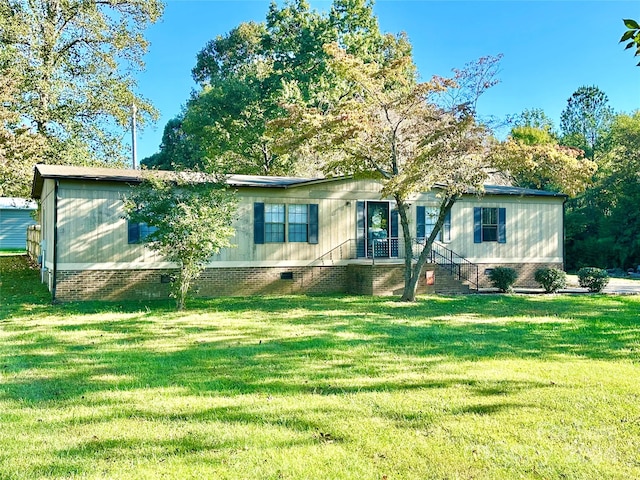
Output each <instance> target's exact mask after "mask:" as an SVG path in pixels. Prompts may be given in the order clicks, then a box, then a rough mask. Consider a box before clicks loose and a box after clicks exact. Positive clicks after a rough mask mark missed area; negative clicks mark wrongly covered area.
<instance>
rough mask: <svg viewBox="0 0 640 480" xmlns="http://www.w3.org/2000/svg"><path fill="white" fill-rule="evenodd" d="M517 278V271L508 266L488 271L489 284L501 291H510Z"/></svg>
mask: <svg viewBox="0 0 640 480" xmlns="http://www.w3.org/2000/svg"><path fill="white" fill-rule="evenodd" d="M517 279H518V273H517V272H516V271H515V270H514V269H513V268H509V267H496V268H494V269H493V270H491V272H490V273H489V280H491V284H492V285H493V286H494V287H495V288H497V289H498V290H500V291H501V292H511V291H512V290H513V288H512V287H513V284H514V283H516V280H517Z"/></svg>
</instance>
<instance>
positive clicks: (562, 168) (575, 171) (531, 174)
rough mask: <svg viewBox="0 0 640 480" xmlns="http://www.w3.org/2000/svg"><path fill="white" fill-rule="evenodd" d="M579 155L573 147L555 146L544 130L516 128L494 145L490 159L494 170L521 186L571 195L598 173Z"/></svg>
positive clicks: (594, 167) (581, 189) (585, 185)
mask: <svg viewBox="0 0 640 480" xmlns="http://www.w3.org/2000/svg"><path fill="white" fill-rule="evenodd" d="M581 155H582V152H581V151H580V150H578V149H576V148H571V147H564V146H561V145H558V144H557V143H556V142H555V141H554V140H553V138H552V137H551V135H550V134H549V133H548V132H547V131H545V130H541V129H537V128H533V127H516V128H514V129H513V131H512V134H511V135H510V136H509V137H508V138H507V140H505V141H503V142H500V143H497V144H495V145H494V146H493V148H492V151H491V154H490V157H491V161H492V164H493V165H494V167H496V168H499V169H500V171H502V172H504V173H508V174H509V175H510V176H511V178H512V180H513V182H514V183H515V184H517V185H519V186H521V187H528V188H537V189H546V190H551V191H560V192H563V193H566V194H568V195H570V196H574V195H577V194H579V193H581V192H583V191H584V190H585V189H586V188H587V186H588V185H589V184H590V183H591V178H592V177H593V174H594V173H595V171H596V170H597V166H596V164H595V163H594V162H592V161H590V160H585V159H584V158H581Z"/></svg>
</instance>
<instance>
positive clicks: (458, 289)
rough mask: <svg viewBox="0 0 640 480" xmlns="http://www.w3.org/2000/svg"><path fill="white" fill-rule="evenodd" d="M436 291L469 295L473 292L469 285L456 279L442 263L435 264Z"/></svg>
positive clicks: (440, 293)
mask: <svg viewBox="0 0 640 480" xmlns="http://www.w3.org/2000/svg"><path fill="white" fill-rule="evenodd" d="M433 287H434V292H435V293H437V294H439V295H467V294H469V293H471V289H470V288H469V285H467V284H466V283H464V282H462V281H460V280H456V278H455V277H454V276H453V275H451V273H450V272H449V271H448V270H447V269H446V268H443V267H441V266H440V265H436V266H435V282H434V286H433Z"/></svg>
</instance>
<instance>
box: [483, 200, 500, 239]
mask: <svg viewBox="0 0 640 480" xmlns="http://www.w3.org/2000/svg"><path fill="white" fill-rule="evenodd" d="M482 241H483V242H497V241H498V209H497V208H483V209H482Z"/></svg>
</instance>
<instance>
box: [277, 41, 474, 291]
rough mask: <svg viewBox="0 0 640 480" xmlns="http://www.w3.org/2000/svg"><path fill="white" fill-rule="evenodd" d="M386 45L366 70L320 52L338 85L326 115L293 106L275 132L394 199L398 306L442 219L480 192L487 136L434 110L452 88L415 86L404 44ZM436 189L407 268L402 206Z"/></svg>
mask: <svg viewBox="0 0 640 480" xmlns="http://www.w3.org/2000/svg"><path fill="white" fill-rule="evenodd" d="M385 43H386V45H387V49H388V51H389V52H393V54H392V55H391V56H389V57H388V58H386V59H384V58H383V59H382V60H381V61H369V62H365V61H363V60H362V59H360V58H358V57H356V56H354V55H350V54H348V53H347V52H346V51H344V50H343V49H342V48H340V47H339V46H338V45H337V44H331V45H327V46H326V51H327V53H328V54H329V55H330V59H331V61H330V66H331V68H332V69H333V71H334V72H335V74H336V75H337V76H338V77H339V78H341V79H342V83H341V85H340V89H341V90H340V96H339V100H337V101H335V102H334V103H333V104H331V105H330V106H328V108H309V107H308V106H304V105H302V104H292V105H290V106H289V107H288V109H289V112H290V117H289V118H288V120H287V121H285V122H277V123H276V124H275V128H283V127H285V128H287V129H288V132H289V133H290V135H291V137H290V138H291V139H293V143H295V142H304V143H305V144H306V145H312V148H313V149H315V150H316V151H317V152H321V153H322V154H324V155H326V156H327V157H328V158H327V163H326V164H325V170H326V171H327V172H329V173H334V174H347V175H356V176H367V177H373V178H379V179H380V181H381V182H382V185H383V189H382V195H383V196H385V197H386V196H390V197H393V198H394V200H395V202H396V207H397V210H398V214H399V217H400V222H401V225H402V231H403V247H404V251H405V252H406V255H405V288H404V292H403V295H402V299H403V300H405V301H413V300H415V293H416V287H417V281H418V278H419V275H420V272H421V270H422V267H423V266H424V264H425V262H426V261H427V258H428V254H429V252H430V250H431V246H432V244H433V242H434V240H435V239H436V236H437V234H438V232H439V229H440V228H441V226H442V224H443V223H444V219H445V217H446V214H447V213H448V212H449V211H450V210H451V207H452V206H453V204H454V202H455V201H456V199H457V198H458V197H459V196H460V195H461V194H462V193H463V192H466V191H469V190H481V189H482V185H483V181H484V179H485V178H486V173H485V171H484V169H483V166H484V163H483V162H484V158H483V155H482V152H483V149H484V140H485V138H486V133H487V132H486V130H485V129H484V128H483V127H482V126H481V125H479V124H478V123H477V122H475V119H474V117H473V115H472V114H471V110H470V109H469V108H467V106H465V105H458V106H457V108H455V109H452V110H445V109H444V108H442V107H438V106H437V105H436V96H437V95H438V94H440V93H442V92H444V91H445V90H446V89H447V88H449V87H452V86H455V84H454V83H453V81H450V80H446V79H441V78H434V79H433V80H431V81H429V82H423V83H419V82H417V81H416V70H415V66H414V64H413V61H412V57H411V54H410V48H408V47H407V45H406V39H405V38H404V37H402V36H400V37H393V36H390V35H388V36H386V38H385ZM397 52H404V54H403V55H402V56H400V57H398V56H397ZM436 188H437V194H438V197H439V198H440V200H441V204H440V212H439V216H438V220H437V224H436V228H435V229H434V233H432V234H431V235H430V237H429V238H428V239H427V240H426V242H425V245H424V248H423V249H422V251H421V253H420V255H419V258H418V260H417V263H416V264H413V262H412V255H411V252H412V251H413V249H414V245H415V242H414V239H413V238H412V236H411V233H410V228H409V202H410V200H411V198H412V196H413V195H414V194H416V193H418V192H424V191H429V190H432V189H436Z"/></svg>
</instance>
